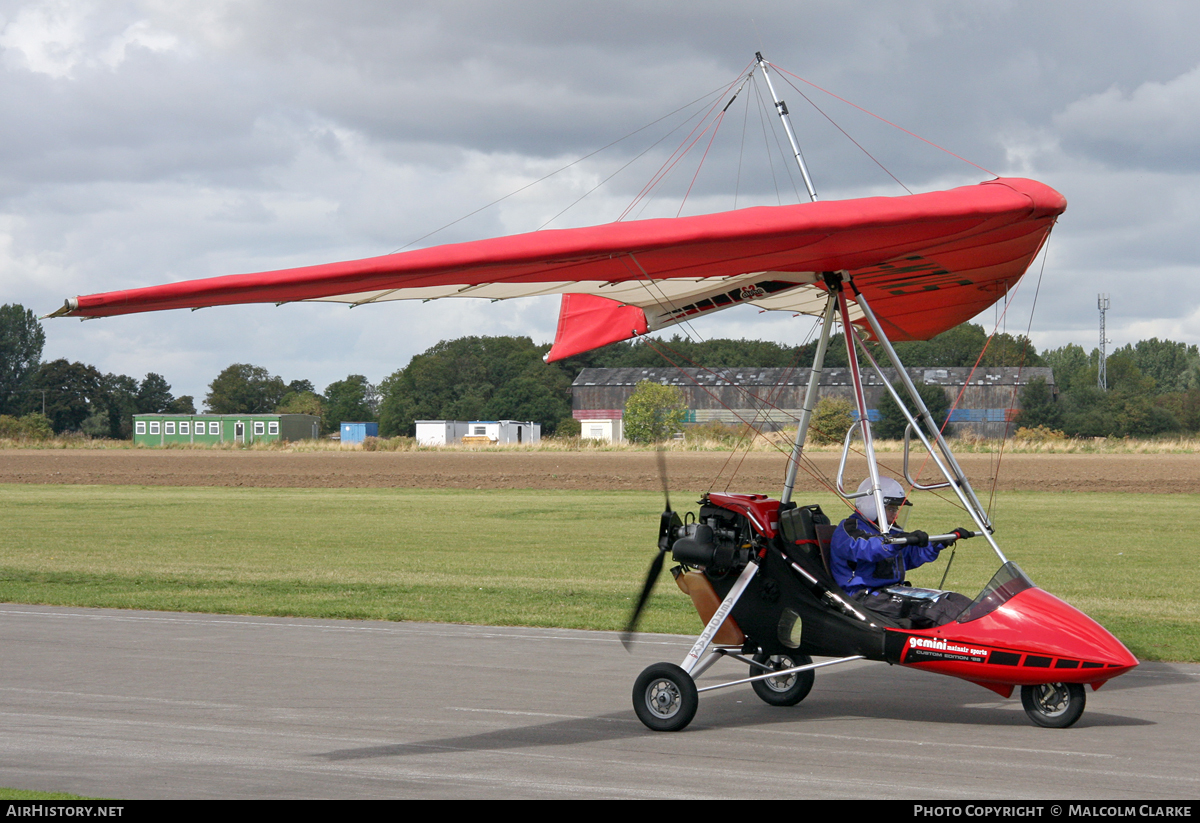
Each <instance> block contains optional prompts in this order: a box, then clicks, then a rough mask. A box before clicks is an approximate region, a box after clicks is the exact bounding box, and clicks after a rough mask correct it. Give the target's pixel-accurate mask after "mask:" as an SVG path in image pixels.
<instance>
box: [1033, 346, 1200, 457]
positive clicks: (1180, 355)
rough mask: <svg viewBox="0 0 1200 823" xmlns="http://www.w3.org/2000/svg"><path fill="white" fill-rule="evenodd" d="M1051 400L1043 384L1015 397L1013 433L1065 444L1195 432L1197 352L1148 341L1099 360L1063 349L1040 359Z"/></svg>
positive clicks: (1199, 410)
mask: <svg viewBox="0 0 1200 823" xmlns="http://www.w3.org/2000/svg"><path fill="white" fill-rule="evenodd" d="M1042 359H1043V360H1044V361H1045V364H1046V365H1047V366H1050V367H1051V368H1052V369H1053V370H1054V382H1055V388H1056V389H1057V396H1055V394H1054V393H1053V392H1052V391H1051V388H1050V386H1048V385H1047V384H1046V382H1045V381H1044V380H1034V381H1032V382H1031V383H1030V384H1029V385H1028V386H1027V387H1026V388H1025V389H1024V390H1023V391H1022V393H1021V409H1022V410H1021V413H1020V415H1018V418H1017V421H1016V423H1017V425H1018V426H1023V427H1026V428H1031V429H1032V428H1035V427H1039V426H1040V427H1044V428H1045V429H1046V430H1049V431H1059V432H1062V433H1063V434H1064V435H1065V436H1067V437H1153V436H1156V435H1164V434H1185V433H1186V434H1195V433H1197V432H1200V351H1198V350H1197V347H1196V346H1195V345H1191V346H1189V345H1187V344H1185V343H1177V342H1174V341H1171V340H1159V339H1158V338H1157V337H1152V338H1150V339H1149V340H1140V341H1138V342H1137V343H1131V344H1127V345H1125V346H1122V347H1121V348H1119V349H1117V350H1116V351H1114V352H1113V353H1112V354H1111V355H1109V356H1108V357H1107V358H1106V359H1105V374H1106V377H1107V379H1106V381H1105V383H1106V386H1107V387H1106V388H1101V387H1100V385H1099V352H1098V350H1096V349H1093V350H1092V353H1091V354H1090V355H1089V354H1088V353H1087V352H1085V351H1084V350H1083V347H1082V346H1077V345H1075V344H1070V345H1067V346H1063V347H1062V348H1058V349H1053V350H1051V351H1048V352H1045V353H1044V354H1043V355H1042Z"/></svg>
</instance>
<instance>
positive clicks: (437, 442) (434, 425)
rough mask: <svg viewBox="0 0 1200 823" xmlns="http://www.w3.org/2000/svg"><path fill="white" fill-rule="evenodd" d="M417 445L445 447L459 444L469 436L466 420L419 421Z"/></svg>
mask: <svg viewBox="0 0 1200 823" xmlns="http://www.w3.org/2000/svg"><path fill="white" fill-rule="evenodd" d="M416 422H417V445H420V446H445V445H446V444H447V443H458V442H459V441H461V440H462V439H463V436H464V435H466V434H467V431H468V425H469V424H468V423H467V421H466V420H418V421H416Z"/></svg>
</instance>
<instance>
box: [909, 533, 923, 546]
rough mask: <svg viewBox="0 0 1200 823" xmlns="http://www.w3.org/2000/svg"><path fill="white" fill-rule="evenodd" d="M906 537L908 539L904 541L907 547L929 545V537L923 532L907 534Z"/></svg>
mask: <svg viewBox="0 0 1200 823" xmlns="http://www.w3.org/2000/svg"><path fill="white" fill-rule="evenodd" d="M907 537H908V539H907V540H906V541H905V544H906V545H909V546H928V545H929V535H928V534H926V533H925V532H923V531H915V532H909V533H908V535H907Z"/></svg>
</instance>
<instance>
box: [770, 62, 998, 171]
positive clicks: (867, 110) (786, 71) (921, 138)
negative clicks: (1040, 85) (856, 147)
mask: <svg viewBox="0 0 1200 823" xmlns="http://www.w3.org/2000/svg"><path fill="white" fill-rule="evenodd" d="M771 65H772V66H774V67H775V68H776V70H778V71H779V72H780V73H782V74H788V75H791V76H792V77H795V78H796V79H797V80H799V81H800V82H801V83H806V84H808V85H810V86H812V87H813V88H814V89H816V90H817V91H820V92H824V93H825V94H828V95H829V96H830V97H832V98H833V99H835V100H840V101H842V102H843V103H845V104H846V105H847V106H851V107H853V108H856V109H858V110H859V111H861V112H862V113H863V114H869V115H870V116H871V117H874V118H875V119H876V120H879V121H881V122H883V123H886V124H888V125H889V126H891V127H892V128H894V129H898V130H899V131H902V132H904V133H905V134H907V135H908V136H909V137H915V138H917V139H918V140H920V141H921V142H922V143H928V144H929V145H930V146H933V147H934V148H935V149H938V150H939V151H944V152H945V153H946V154H948V155H950V156H951V157H955V158H957V159H959V160H961V161H963V162H964V163H966V164H967V165H970V166H974V167H975V168H977V169H979V170H980V171H982V172H986V173H987V174H990V175H991V176H992V177H999V176H1000V175H998V174H996V172H994V171H992V170H991V169H985V168H984V167H983V166H981V165H979V164H978V163H973V162H971V161H970V160H968V159H967V158H965V157H963V156H962V155H959V154H955V153H954V152H952V151H950V149H947V148H944V147H942V146H939V145H938V144H937V143H935V142H933V141H932V140H927V139H925V138H924V137H922V136H921V135H919V134H916V133H915V132H911V131H909V130H908V129H906V128H904V127H903V126H898V125H896V124H895V123H893V122H892V121H891V120H888V119H887V118H885V117H880V116H879V115H878V114H876V113H875V112H873V111H871V110H870V109H865V108H863V107H862V106H860V105H858V104H857V103H851V102H850V101H849V100H847V99H846V98H844V97H839V96H838V95H836V94H834V93H833V92H831V91H829V90H828V89H823V88H821V87H820V86H818V85H817V84H816V83H814V82H812V81H811V80H805V79H804V78H803V77H801V76H800V75H798V74H792V72H790V71H788V70H787V69H781V68H779V67H778V66H775V64H774V63H772V64H771Z"/></svg>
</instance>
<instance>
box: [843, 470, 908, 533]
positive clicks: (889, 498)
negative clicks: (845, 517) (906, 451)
mask: <svg viewBox="0 0 1200 823" xmlns="http://www.w3.org/2000/svg"><path fill="white" fill-rule="evenodd" d="M870 490H871V478H869V477H868V478H867V479H866V480H864V481H863V482H861V483H859V484H858V491H859V493H860V494H861V493H862V492H868V491H870ZM879 490H880V491H882V492H883V505H885V506H911V505H912V501H910V500H909V499H908V496H907V495H906V494H905V493H904V489H903V488H902V487H901V486H900V484H899V483H897V482H896V481H895V480H893V479H892V478H890V477H881V478H879ZM854 505H855V508H857V509H858V512H859V514H861V515H862V516H863V517H865V518H867V519H868V520H870V521H872V522H875V523H878V522H879V513H878V512H877V511H875V495H873V494H868V495H866V496H865V497H860V498H858V500H857V502H855V504H854Z"/></svg>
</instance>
